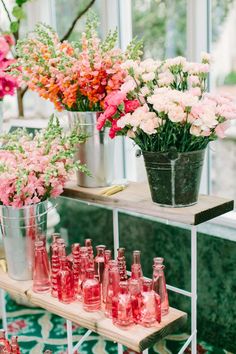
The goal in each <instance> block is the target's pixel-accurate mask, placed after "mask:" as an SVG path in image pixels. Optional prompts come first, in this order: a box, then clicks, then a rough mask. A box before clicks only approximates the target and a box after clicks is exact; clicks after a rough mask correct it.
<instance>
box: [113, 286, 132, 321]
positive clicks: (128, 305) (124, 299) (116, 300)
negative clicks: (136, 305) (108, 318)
mask: <svg viewBox="0 0 236 354" xmlns="http://www.w3.org/2000/svg"><path fill="white" fill-rule="evenodd" d="M119 288H120V290H119V292H118V294H117V295H115V296H113V298H112V321H113V324H114V325H116V326H118V327H122V328H127V327H130V326H131V325H132V324H134V321H133V313H132V300H131V294H130V292H129V285H128V282H127V281H121V282H120V284H119Z"/></svg>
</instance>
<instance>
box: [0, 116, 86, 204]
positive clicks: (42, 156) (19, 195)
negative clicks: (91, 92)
mask: <svg viewBox="0 0 236 354" xmlns="http://www.w3.org/2000/svg"><path fill="white" fill-rule="evenodd" d="M85 138H86V137H85V136H83V135H78V134H77V132H75V131H72V132H71V133H70V134H64V133H63V131H62V128H61V127H60V124H59V121H58V118H57V117H55V116H51V117H50V120H49V124H48V127H47V129H45V130H42V131H40V132H37V133H36V135H35V136H33V135H31V134H29V133H27V131H26V130H24V129H18V130H16V131H14V132H12V133H9V134H5V135H2V137H1V140H2V146H1V149H0V204H2V205H5V206H12V207H14V208H21V207H24V206H27V205H31V204H36V203H39V202H42V201H44V200H46V199H48V198H50V197H53V198H55V197H57V196H59V195H60V194H61V193H62V192H63V188H64V185H65V183H66V182H67V180H68V179H69V177H70V176H71V175H72V174H73V173H74V172H75V171H76V170H77V169H80V170H81V171H82V172H84V173H89V172H88V170H87V168H86V166H84V165H81V164H80V162H79V161H74V151H75V149H76V147H77V145H78V144H80V143H83V142H84V141H85Z"/></svg>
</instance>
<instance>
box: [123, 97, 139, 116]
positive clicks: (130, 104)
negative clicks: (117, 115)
mask: <svg viewBox="0 0 236 354" xmlns="http://www.w3.org/2000/svg"><path fill="white" fill-rule="evenodd" d="M139 106H140V103H139V101H138V100H133V101H125V113H129V112H133V111H135V109H136V108H138V107H139Z"/></svg>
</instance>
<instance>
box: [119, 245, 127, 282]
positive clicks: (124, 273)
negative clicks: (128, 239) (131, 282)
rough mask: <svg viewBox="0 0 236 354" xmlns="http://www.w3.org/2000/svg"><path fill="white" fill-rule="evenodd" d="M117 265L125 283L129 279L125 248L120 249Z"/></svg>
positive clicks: (121, 278)
mask: <svg viewBox="0 0 236 354" xmlns="http://www.w3.org/2000/svg"><path fill="white" fill-rule="evenodd" d="M117 251H118V255H117V263H118V268H119V272H120V280H121V281H124V280H127V279H128V276H127V271H126V259H125V248H123V247H120V248H118V250H117Z"/></svg>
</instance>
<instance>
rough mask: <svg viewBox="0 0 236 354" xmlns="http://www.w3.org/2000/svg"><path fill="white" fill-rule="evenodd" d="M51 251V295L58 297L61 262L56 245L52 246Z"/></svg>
mask: <svg viewBox="0 0 236 354" xmlns="http://www.w3.org/2000/svg"><path fill="white" fill-rule="evenodd" d="M51 250H52V251H51V252H52V256H51V295H52V296H53V297H57V295H58V294H57V274H58V272H59V270H60V260H59V256H58V247H57V244H56V243H54V244H53V245H52V247H51Z"/></svg>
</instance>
